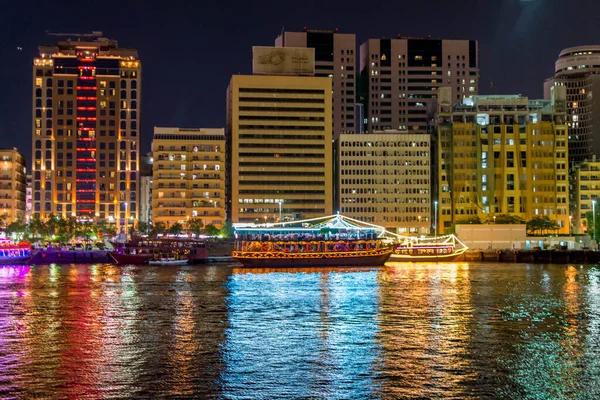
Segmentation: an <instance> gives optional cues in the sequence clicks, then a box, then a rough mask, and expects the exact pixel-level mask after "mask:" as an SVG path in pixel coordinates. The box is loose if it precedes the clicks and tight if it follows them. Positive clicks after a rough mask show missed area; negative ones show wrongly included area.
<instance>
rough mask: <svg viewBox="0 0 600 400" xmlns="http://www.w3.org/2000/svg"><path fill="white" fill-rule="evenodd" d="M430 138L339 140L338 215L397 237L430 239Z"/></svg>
mask: <svg viewBox="0 0 600 400" xmlns="http://www.w3.org/2000/svg"><path fill="white" fill-rule="evenodd" d="M430 138H431V136H430V135H420V134H409V133H406V132H397V131H395V132H381V133H373V134H368V135H356V134H355V135H352V134H345V135H341V136H340V138H339V139H338V140H337V142H336V144H337V154H338V158H337V163H338V165H337V170H338V171H339V181H340V182H339V184H338V187H339V189H338V194H337V198H339V211H340V212H341V213H342V214H344V215H346V216H348V217H351V218H355V219H358V220H361V221H364V222H369V223H373V224H377V225H380V226H384V227H385V228H387V229H388V230H392V231H395V232H397V233H412V234H428V233H430V228H431V221H430V216H431V184H432V182H431V180H430V179H431V176H430V175H431V165H430V158H431V143H430Z"/></svg>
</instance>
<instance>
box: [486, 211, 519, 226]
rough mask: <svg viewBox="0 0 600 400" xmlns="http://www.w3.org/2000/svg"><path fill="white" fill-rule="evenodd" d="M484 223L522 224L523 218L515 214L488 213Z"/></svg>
mask: <svg viewBox="0 0 600 400" xmlns="http://www.w3.org/2000/svg"><path fill="white" fill-rule="evenodd" d="M494 217H496V218H494ZM486 223H488V224H490V223H494V224H497V225H502V224H506V225H510V224H524V223H525V220H524V219H523V218H521V217H517V216H516V215H511V214H496V215H489V216H488V217H487V218H486Z"/></svg>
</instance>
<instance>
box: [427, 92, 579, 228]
mask: <svg viewBox="0 0 600 400" xmlns="http://www.w3.org/2000/svg"><path fill="white" fill-rule="evenodd" d="M452 100H453V97H452V96H451V94H450V91H449V89H448V88H443V89H441V90H440V99H439V102H438V115H437V123H438V125H437V141H438V142H437V157H436V158H437V160H438V165H437V167H438V170H437V178H438V184H437V185H436V186H437V188H438V189H437V190H439V192H437V191H436V199H437V200H438V201H439V207H436V209H437V211H438V216H437V221H439V224H438V231H437V233H444V232H447V231H448V230H449V229H451V227H452V226H453V224H455V223H457V222H459V221H461V220H462V221H465V220H468V219H474V218H479V219H480V220H482V221H490V220H491V219H492V218H493V217H494V216H495V215H498V214H509V215H512V216H516V217H520V218H522V219H524V220H525V221H529V220H531V219H532V218H535V217H542V216H547V217H549V218H550V219H552V220H554V221H556V223H557V225H558V226H559V227H560V230H559V233H568V230H569V193H568V187H569V180H568V168H567V166H568V148H567V125H566V123H565V115H566V106H565V93H564V88H562V87H556V88H555V90H554V91H553V99H552V100H529V99H528V98H527V97H522V96H520V95H514V96H501V95H498V96H494V95H492V96H473V97H472V98H465V99H463V103H462V104H460V105H454V106H453V104H454V102H453V101H452Z"/></svg>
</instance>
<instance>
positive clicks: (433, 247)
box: [389, 235, 468, 262]
mask: <svg viewBox="0 0 600 400" xmlns="http://www.w3.org/2000/svg"><path fill="white" fill-rule="evenodd" d="M467 250H468V247H467V246H466V245H465V244H464V243H463V242H461V241H460V240H458V238H457V237H456V236H454V235H448V236H440V237H433V238H416V237H405V238H402V239H401V240H400V241H399V243H398V244H397V245H396V246H395V248H394V252H393V253H392V255H391V257H390V259H389V261H408V262H418V261H422V262H443V261H454V260H455V259H456V258H457V257H458V256H460V255H462V254H464V253H465V252H466V251H467Z"/></svg>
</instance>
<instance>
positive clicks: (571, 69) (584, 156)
mask: <svg viewBox="0 0 600 400" xmlns="http://www.w3.org/2000/svg"><path fill="white" fill-rule="evenodd" d="M554 86H565V87H566V89H567V125H568V127H569V168H573V167H574V166H575V165H577V164H580V163H582V162H583V161H585V160H588V161H590V160H591V159H592V155H596V156H598V157H600V100H599V99H598V98H597V96H596V97H594V96H593V94H594V93H596V94H598V93H600V46H578V47H570V48H568V49H564V50H563V51H561V52H560V55H559V56H558V60H556V63H555V72H554V76H553V77H552V78H549V79H546V81H545V82H544V97H545V98H546V99H549V98H551V96H552V93H551V89H552V87H554Z"/></svg>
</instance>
